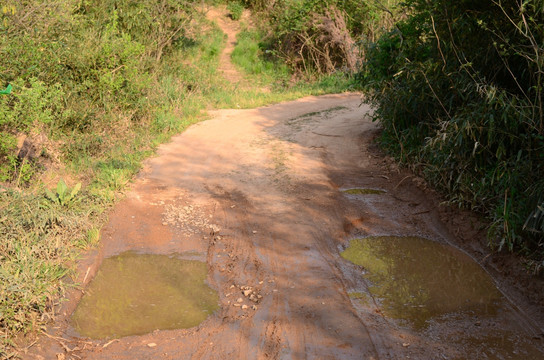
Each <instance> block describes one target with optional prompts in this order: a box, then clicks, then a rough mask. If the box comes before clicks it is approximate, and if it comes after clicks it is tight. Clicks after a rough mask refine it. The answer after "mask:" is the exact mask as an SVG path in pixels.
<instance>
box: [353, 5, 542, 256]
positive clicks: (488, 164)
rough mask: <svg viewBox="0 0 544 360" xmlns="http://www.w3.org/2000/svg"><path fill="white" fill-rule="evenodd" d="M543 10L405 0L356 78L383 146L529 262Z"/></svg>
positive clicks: (537, 243)
mask: <svg viewBox="0 0 544 360" xmlns="http://www.w3.org/2000/svg"><path fill="white" fill-rule="evenodd" d="M543 5H544V3H543V1H542V0H528V1H524V2H523V3H519V2H517V1H513V0H506V1H496V2H483V1H475V2H474V1H461V2H444V1H438V0H433V1H425V0H408V1H406V2H405V3H404V7H405V11H406V13H407V14H408V16H407V17H406V18H405V19H403V20H401V21H399V22H397V24H396V28H395V30H394V31H391V32H389V33H387V34H385V35H383V36H382V37H381V38H380V39H379V40H377V41H376V42H375V43H373V44H371V45H370V46H369V47H368V50H367V51H368V56H367V61H366V64H365V68H364V71H362V72H361V73H360V74H359V75H358V79H359V81H360V82H361V83H363V84H364V85H365V86H366V88H367V89H368V90H369V92H370V98H371V100H372V101H373V103H374V104H375V106H376V118H379V119H380V121H381V123H382V124H383V127H384V133H383V137H382V142H383V144H384V146H385V147H386V148H387V149H388V150H390V151H391V152H393V153H396V154H397V155H398V156H399V157H400V159H401V160H402V161H405V162H408V163H410V164H413V165H412V166H414V167H415V168H417V169H418V170H420V171H421V172H423V174H424V175H425V176H426V178H427V179H429V180H430V181H431V182H432V183H434V184H435V185H437V186H438V187H440V188H442V189H443V190H444V191H445V192H446V193H448V194H449V196H450V199H451V202H452V203H457V204H459V205H461V206H468V207H471V208H473V209H476V210H479V211H482V212H485V213H486V214H488V215H489V216H490V218H491V219H492V221H493V223H492V226H491V228H490V231H489V237H490V241H491V244H492V245H493V246H497V247H498V248H499V249H502V248H507V249H509V250H513V249H518V250H521V251H523V252H524V253H525V254H527V255H532V256H533V257H534V258H536V259H539V258H540V259H542V257H544V253H543V251H542V245H543V244H544V241H543V236H544V233H543V232H542V231H541V230H539V229H538V227H534V226H533V227H532V230H533V231H532V232H528V231H524V230H523V226H524V224H527V225H529V222H528V221H529V220H528V219H529V218H530V214H533V215H532V216H535V214H537V213H538V211H537V209H538V206H539V204H542V201H543V199H544V182H543V181H542V179H543V178H544V161H543V160H544V157H543V152H542V150H543V149H544V123H543V121H544V117H543V113H544V107H543V104H542V101H543V93H542V80H543V76H544V73H543V72H542V70H543V67H544V56H543V55H544V47H543V45H542V44H544V25H543V24H544V13H543V12H542V11H541V9H542V8H543ZM535 252H537V253H538V255H536V253H535Z"/></svg>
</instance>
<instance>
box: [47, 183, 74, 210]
mask: <svg viewBox="0 0 544 360" xmlns="http://www.w3.org/2000/svg"><path fill="white" fill-rule="evenodd" d="M80 189H81V183H77V184H76V185H75V186H74V187H73V188H72V189H70V188H69V187H68V186H67V185H66V183H65V182H64V180H62V179H61V180H59V182H58V183H57V192H56V193H53V192H52V191H51V190H49V189H46V190H45V196H46V197H47V198H48V199H49V200H51V201H52V202H53V203H55V204H58V205H61V206H67V205H68V204H69V203H70V202H71V201H73V200H74V198H75V196H76V195H77V193H78V192H79V190H80Z"/></svg>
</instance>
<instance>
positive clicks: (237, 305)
mask: <svg viewBox="0 0 544 360" xmlns="http://www.w3.org/2000/svg"><path fill="white" fill-rule="evenodd" d="M232 306H236V307H240V306H242V305H240V304H236V303H235V304H232Z"/></svg>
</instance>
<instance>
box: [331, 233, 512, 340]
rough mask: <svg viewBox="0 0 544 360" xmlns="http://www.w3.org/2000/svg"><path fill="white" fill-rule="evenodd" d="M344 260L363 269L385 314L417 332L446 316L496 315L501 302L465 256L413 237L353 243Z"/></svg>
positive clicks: (483, 274)
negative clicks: (407, 324)
mask: <svg viewBox="0 0 544 360" xmlns="http://www.w3.org/2000/svg"><path fill="white" fill-rule="evenodd" d="M341 255H342V257H343V258H345V259H347V260H349V261H350V262H352V263H354V264H356V265H359V266H361V268H362V271H363V272H364V274H363V275H362V276H364V277H365V278H366V279H367V280H368V282H369V284H370V285H369V287H368V289H369V291H370V292H371V294H372V296H373V297H375V298H378V299H379V301H380V302H381V308H382V310H383V312H384V314H385V315H386V316H388V317H391V318H394V319H402V320H405V321H406V322H407V323H409V324H410V325H411V326H413V327H415V328H416V329H422V328H426V327H428V326H429V321H430V320H436V319H438V318H439V317H441V316H445V315H453V314H455V315H459V316H464V315H469V316H474V317H476V318H479V317H489V316H494V315H496V314H497V312H498V309H499V308H500V307H501V303H502V302H503V301H504V299H503V297H502V294H501V293H500V291H499V290H498V289H497V287H496V286H495V283H494V282H493V281H492V279H491V277H490V276H489V275H488V274H487V273H486V272H485V271H484V270H483V269H482V268H481V267H480V266H479V265H478V264H477V263H476V262H474V260H473V259H471V258H470V257H469V256H467V255H466V254H465V253H463V252H461V251H459V250H457V249H455V248H453V247H451V246H449V245H444V244H440V243H438V242H434V241H431V240H427V239H423V238H417V237H392V236H380V237H369V238H363V239H354V240H352V241H351V242H350V245H349V247H348V248H347V249H346V250H344V251H343V252H342V253H341Z"/></svg>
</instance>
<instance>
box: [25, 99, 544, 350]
mask: <svg viewBox="0 0 544 360" xmlns="http://www.w3.org/2000/svg"><path fill="white" fill-rule="evenodd" d="M369 112H370V109H369V107H368V106H367V105H364V104H361V96H360V95H359V94H341V95H329V96H322V97H308V98H305V99H301V100H298V101H294V102H289V103H284V104H278V105H274V106H269V107H263V108H258V109H253V110H221V111H216V112H215V113H213V119H211V120H209V121H205V122H202V123H200V124H197V125H194V126H192V127H191V128H189V129H188V130H187V131H186V132H185V133H183V134H181V135H179V136H177V137H175V138H174V139H173V140H172V142H171V143H169V144H166V145H163V146H161V148H160V150H159V152H158V155H157V156H156V157H155V158H153V159H150V160H149V161H148V162H147V163H146V166H145V168H144V170H143V171H142V172H141V174H140V175H139V176H138V178H137V179H136V181H135V182H134V184H133V186H132V188H131V190H130V192H129V193H128V194H127V197H126V199H125V200H124V201H122V202H121V203H120V204H119V205H118V206H117V207H116V208H115V210H114V211H113V212H112V213H111V216H110V221H109V223H108V225H107V226H106V228H104V229H103V232H102V235H103V236H102V237H103V240H102V246H101V248H100V250H99V251H98V253H95V254H91V255H90V256H89V260H88V261H87V262H84V263H82V265H81V271H80V281H82V282H84V283H87V284H88V283H89V281H90V280H91V279H92V278H93V276H94V274H95V273H96V272H97V270H98V268H99V266H100V263H101V261H102V259H104V258H108V257H111V256H114V255H118V254H121V253H124V252H126V251H129V250H132V251H136V252H139V253H145V254H173V253H176V254H191V256H192V257H193V258H195V259H199V260H202V261H205V262H206V263H207V266H208V278H207V282H208V283H209V285H210V286H211V287H212V288H213V289H215V290H217V292H218V296H219V303H220V308H219V310H217V311H216V312H215V313H214V314H213V315H211V316H210V317H208V318H207V319H206V320H205V321H204V322H203V323H201V324H200V325H199V326H197V327H194V328H190V329H181V330H161V331H153V332H150V333H148V334H145V335H139V336H129V337H124V338H120V339H104V340H89V339H85V338H82V337H81V336H79V334H78V333H77V332H76V331H75V329H74V328H73V327H72V325H71V323H70V322H69V315H70V314H71V313H72V311H73V310H74V309H75V307H76V305H77V302H78V301H79V299H80V298H81V296H82V295H83V293H82V292H79V291H76V292H74V293H73V294H72V296H71V298H70V302H68V303H67V304H65V305H64V307H63V309H62V310H61V316H60V318H59V320H58V321H57V323H56V325H55V327H53V328H51V329H49V334H50V336H49V337H48V338H44V339H43V340H42V341H40V343H39V344H37V345H36V346H33V347H32V348H30V350H29V352H28V353H27V354H26V355H25V356H23V357H25V358H32V359H39V358H42V359H43V358H45V359H50V358H51V359H54V358H59V359H60V358H74V359H76V358H77V359H80V358H82V359H404V358H412V359H457V358H458V359H467V358H491V359H503V358H504V359H510V358H519V359H526V358H535V359H536V358H544V355H543V353H542V352H540V350H539V349H540V348H541V346H542V340H541V332H542V331H541V325H542V317H541V315H542V312H541V309H540V308H538V307H535V306H532V307H531V305H530V303H529V301H526V302H524V300H523V299H521V300H520V299H518V298H515V300H516V302H517V303H518V304H521V308H523V310H524V311H521V310H520V309H519V307H517V306H514V305H512V302H511V301H509V300H508V299H506V298H504V299H503V300H502V301H501V305H500V307H498V308H497V309H496V311H494V312H493V314H491V315H489V314H488V315H486V316H482V317H479V316H478V314H469V315H466V314H465V315H463V316H461V315H448V316H445V317H444V316H443V317H441V318H439V319H431V320H429V323H428V325H427V326H426V327H425V328H423V329H415V328H414V327H413V326H410V324H408V323H406V322H403V321H399V320H395V319H394V318H392V317H389V316H387V315H386V314H385V313H384V312H383V311H382V306H383V303H381V302H380V299H373V300H372V301H362V300H361V299H360V297H359V296H354V295H353V294H358V293H367V294H370V293H371V292H369V289H368V287H369V285H368V282H365V280H364V277H363V275H362V273H364V271H365V269H362V268H360V267H357V266H355V265H353V264H351V263H350V262H349V261H347V260H345V259H343V258H342V257H341V256H340V252H341V251H342V250H343V249H345V248H346V247H347V245H348V243H349V241H350V240H351V239H353V238H356V237H367V236H379V235H395V236H419V237H424V238H427V239H431V240H433V241H436V242H439V243H443V244H452V243H453V244H461V245H462V244H463V240H462V238H461V237H458V236H455V235H453V234H452V233H451V232H450V230H449V229H451V227H448V226H445V225H444V224H443V222H442V221H441V215H444V212H440V211H439V210H438V207H437V205H436V199H437V198H436V197H435V196H434V195H432V194H431V193H430V192H428V191H426V190H425V184H424V182H423V181H422V180H421V179H418V178H417V177H415V176H413V175H410V174H408V173H405V172H402V171H400V170H398V169H397V168H396V166H395V165H394V163H393V162H391V161H388V160H387V159H385V158H384V157H383V156H382V155H381V154H379V152H378V151H377V150H376V149H375V148H374V145H372V144H373V139H374V137H375V136H376V134H377V131H378V130H377V127H376V125H375V124H374V123H372V122H371V121H370V118H369ZM350 188H365V189H380V190H382V191H384V193H383V194H380V195H377V194H374V195H368V196H349V195H348V194H346V193H343V192H342V191H341V190H343V189H350ZM457 218H458V219H459V216H458V215H457ZM461 219H462V220H463V221H465V223H464V224H461V225H460V226H461V228H462V231H463V232H464V233H465V234H473V235H474V236H480V235H481V232H479V230H477V229H476V230H474V229H473V227H471V225H470V224H469V223H468V222H469V221H472V220H473V219H463V218H461ZM471 229H472V230H471ZM466 248H468V247H466ZM468 250H469V251H470V254H471V255H472V256H474V257H476V258H478V260H481V258H484V257H485V252H484V250H482V248H481V247H478V246H473V247H472V249H468ZM479 255H481V258H479ZM488 270H489V271H491V272H493V269H492V268H491V267H488ZM492 275H494V276H495V281H496V282H497V283H498V284H499V287H500V288H501V290H502V291H503V293H504V294H506V295H507V296H508V297H510V298H513V297H515V296H517V295H515V294H516V292H515V289H514V288H513V287H512V286H510V285H509V284H508V282H507V280H504V279H503V278H501V277H500V274H495V273H493V274H492ZM247 289H250V290H251V293H252V294H254V295H255V296H257V295H258V296H259V297H258V299H257V300H256V301H250V300H249V299H248V297H247V296H245V295H244V293H243V292H244V290H247ZM455 296H456V294H451V297H455ZM501 296H502V295H501ZM238 299H241V300H242V301H240V302H239V301H238ZM240 304H243V305H246V306H247V307H243V306H241V305H240ZM238 305H240V306H238ZM529 317H531V318H532V319H531V320H529V319H528V318H529Z"/></svg>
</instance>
